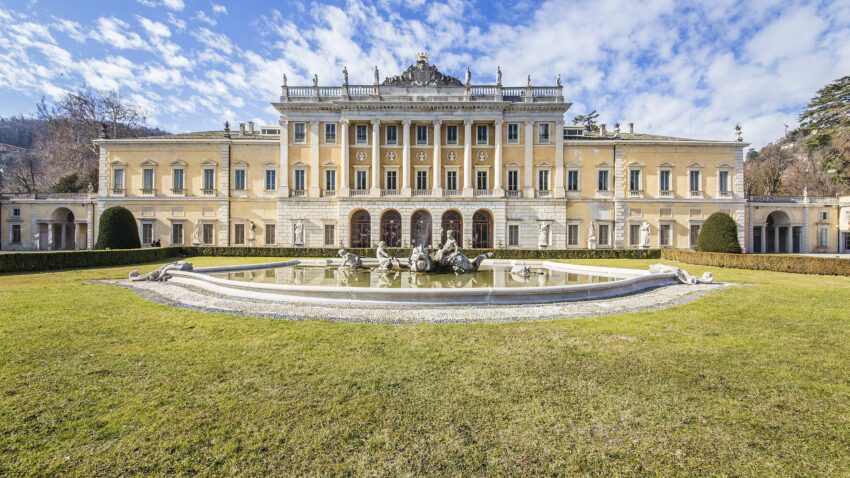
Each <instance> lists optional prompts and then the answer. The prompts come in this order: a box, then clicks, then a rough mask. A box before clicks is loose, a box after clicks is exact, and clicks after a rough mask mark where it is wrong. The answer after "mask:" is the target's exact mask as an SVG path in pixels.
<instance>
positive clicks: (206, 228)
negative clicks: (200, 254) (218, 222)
mask: <svg viewBox="0 0 850 478" xmlns="http://www.w3.org/2000/svg"><path fill="white" fill-rule="evenodd" d="M201 240H202V241H203V242H204V244H205V245H210V244H215V225H214V224H212V223H209V222H205V223H204V224H203V227H202V228H201Z"/></svg>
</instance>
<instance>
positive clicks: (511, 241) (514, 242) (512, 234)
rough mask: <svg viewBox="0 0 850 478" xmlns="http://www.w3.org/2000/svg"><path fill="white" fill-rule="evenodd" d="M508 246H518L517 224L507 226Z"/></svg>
mask: <svg viewBox="0 0 850 478" xmlns="http://www.w3.org/2000/svg"><path fill="white" fill-rule="evenodd" d="M508 245H509V246H518V245H519V224H509V225H508Z"/></svg>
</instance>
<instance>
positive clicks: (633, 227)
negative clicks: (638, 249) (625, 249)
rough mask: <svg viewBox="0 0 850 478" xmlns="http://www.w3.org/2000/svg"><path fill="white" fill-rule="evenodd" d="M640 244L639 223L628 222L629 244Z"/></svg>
mask: <svg viewBox="0 0 850 478" xmlns="http://www.w3.org/2000/svg"><path fill="white" fill-rule="evenodd" d="M638 244H640V224H629V245H630V246H637V245H638Z"/></svg>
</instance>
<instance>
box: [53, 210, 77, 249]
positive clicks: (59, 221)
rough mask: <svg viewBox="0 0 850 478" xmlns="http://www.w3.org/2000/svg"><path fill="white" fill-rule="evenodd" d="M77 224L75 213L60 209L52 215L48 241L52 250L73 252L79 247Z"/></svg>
mask: <svg viewBox="0 0 850 478" xmlns="http://www.w3.org/2000/svg"><path fill="white" fill-rule="evenodd" d="M76 236H77V224H76V218H75V217H74V213H73V212H72V211H71V210H70V209H68V208H67V207H59V208H56V210H54V211H53V213H51V214H50V223H49V224H48V230H47V239H48V243H49V244H50V247H49V248H50V249H51V250H54V251H55V250H73V249H76V247H77V237H76Z"/></svg>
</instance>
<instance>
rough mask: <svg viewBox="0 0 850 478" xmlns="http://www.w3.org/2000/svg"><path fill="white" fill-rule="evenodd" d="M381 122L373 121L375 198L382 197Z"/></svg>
mask: <svg viewBox="0 0 850 478" xmlns="http://www.w3.org/2000/svg"><path fill="white" fill-rule="evenodd" d="M380 142H381V122H380V121H378V120H373V121H372V189H371V191H370V192H371V194H372V196H374V197H380V196H381V144H380Z"/></svg>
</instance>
